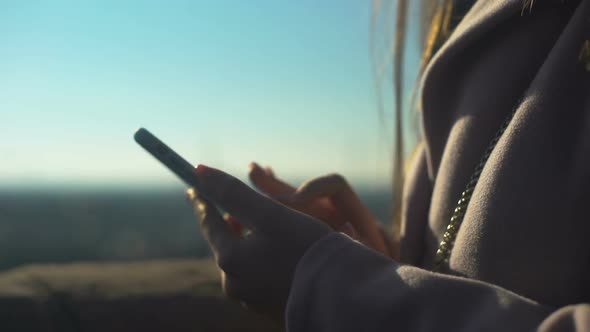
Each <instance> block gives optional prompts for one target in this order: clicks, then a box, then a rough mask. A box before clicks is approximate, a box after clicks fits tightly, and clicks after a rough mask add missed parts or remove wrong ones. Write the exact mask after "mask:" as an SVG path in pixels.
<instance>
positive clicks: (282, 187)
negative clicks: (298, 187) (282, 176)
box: [248, 162, 295, 199]
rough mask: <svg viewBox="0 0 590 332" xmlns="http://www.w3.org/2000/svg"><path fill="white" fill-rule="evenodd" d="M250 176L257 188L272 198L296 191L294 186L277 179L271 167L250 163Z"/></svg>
mask: <svg viewBox="0 0 590 332" xmlns="http://www.w3.org/2000/svg"><path fill="white" fill-rule="evenodd" d="M248 176H249V177H250V181H252V183H253V184H254V185H255V186H256V188H258V189H259V190H260V191H262V192H263V193H265V194H267V195H268V196H270V197H272V198H275V199H276V198H278V197H282V196H286V195H290V194H292V193H294V192H295V188H294V187H292V186H290V185H288V184H287V183H285V182H283V181H281V180H279V179H277V178H276V177H275V176H274V173H273V172H272V170H270V168H268V167H267V168H265V169H263V168H262V167H260V166H259V165H258V164H256V163H254V162H253V163H251V164H250V173H249V174H248Z"/></svg>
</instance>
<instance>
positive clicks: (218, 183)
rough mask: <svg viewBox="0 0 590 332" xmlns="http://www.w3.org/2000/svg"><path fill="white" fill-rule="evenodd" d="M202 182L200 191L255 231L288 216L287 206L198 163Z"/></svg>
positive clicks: (263, 229)
mask: <svg viewBox="0 0 590 332" xmlns="http://www.w3.org/2000/svg"><path fill="white" fill-rule="evenodd" d="M196 173H197V177H198V178H199V181H200V183H201V187H200V190H201V191H200V194H201V195H203V196H205V197H206V198H207V199H209V200H210V201H212V202H213V203H214V204H217V205H218V206H219V207H220V208H222V209H224V210H225V211H227V212H228V213H229V214H231V215H232V216H234V217H235V218H236V219H238V220H240V222H242V223H243V224H245V226H247V227H248V228H250V229H252V230H259V231H265V230H269V231H270V230H273V229H275V228H277V227H280V226H277V225H274V226H273V223H272V222H271V219H272V220H283V219H285V220H286V219H288V218H287V214H286V213H287V211H289V210H288V209H287V208H285V207H284V206H282V205H280V204H278V203H276V202H274V201H273V200H271V199H269V198H268V197H266V196H263V195H261V194H259V193H258V192H256V191H255V190H253V189H251V188H250V187H248V186H247V185H246V184H244V183H243V182H242V181H240V180H238V179H236V178H235V177H233V176H231V175H229V174H227V173H224V172H222V171H220V170H217V169H214V168H210V167H207V166H204V165H199V166H198V167H197V170H196Z"/></svg>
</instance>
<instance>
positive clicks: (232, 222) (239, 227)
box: [223, 213, 245, 236]
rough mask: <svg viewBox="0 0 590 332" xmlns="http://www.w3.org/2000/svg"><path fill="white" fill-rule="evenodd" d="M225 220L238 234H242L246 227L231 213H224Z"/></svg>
mask: <svg viewBox="0 0 590 332" xmlns="http://www.w3.org/2000/svg"><path fill="white" fill-rule="evenodd" d="M223 220H224V221H225V222H226V223H227V224H228V225H229V227H230V228H231V229H232V231H233V232H234V233H235V234H236V235H238V236H242V233H243V232H244V230H245V229H244V226H243V225H242V224H240V222H238V221H237V220H236V218H234V217H232V216H231V215H230V214H229V213H224V214H223Z"/></svg>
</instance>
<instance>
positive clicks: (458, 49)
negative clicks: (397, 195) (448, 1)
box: [192, 0, 590, 331]
mask: <svg viewBox="0 0 590 332" xmlns="http://www.w3.org/2000/svg"><path fill="white" fill-rule="evenodd" d="M523 5H525V6H526V8H524V9H525V10H523ZM447 16H448V14H447ZM448 17H450V16H448ZM447 21H450V20H447ZM589 39H590V1H587V0H579V1H574V0H566V1H561V0H544V1H542V0H540V1H535V2H533V1H528V0H527V1H524V4H523V1H522V0H505V1H499V0H479V1H477V2H476V3H475V4H474V5H473V7H472V8H471V9H470V10H469V12H468V13H467V14H466V16H465V17H464V18H463V19H462V20H461V22H460V23H459V25H458V26H457V27H456V29H455V30H454V32H453V33H452V34H451V36H450V37H449V38H448V40H446V41H445V42H444V43H443V44H442V46H441V47H440V49H439V50H438V51H437V52H436V54H435V55H434V56H433V58H432V59H431V60H430V61H429V63H428V67H427V69H426V70H425V73H424V77H423V81H422V82H423V83H422V91H421V106H422V114H421V116H422V129H423V134H424V135H423V140H422V143H421V144H420V146H419V147H418V150H417V152H416V157H415V158H414V161H413V163H412V167H411V170H410V171H409V173H408V174H407V181H406V186H405V190H404V195H403V203H402V225H401V236H400V240H399V250H398V249H397V248H398V245H396V244H395V243H397V242H395V241H392V240H388V239H387V237H383V234H384V233H383V232H381V231H380V230H379V228H378V227H377V226H376V224H375V223H374V221H372V220H373V219H372V218H371V217H370V214H368V212H367V211H366V209H365V208H364V207H362V205H361V203H360V202H359V201H358V200H357V199H356V196H355V195H354V193H353V192H352V190H350V188H349V187H348V186H347V185H346V182H345V181H344V180H343V179H341V178H340V177H338V176H328V177H323V178H319V179H316V180H312V181H311V182H309V183H307V184H305V185H304V186H303V187H301V188H300V189H298V190H296V191H294V190H293V189H292V188H290V187H288V186H286V185H284V184H282V183H281V182H280V181H279V180H276V179H275V178H274V176H273V175H272V173H271V172H270V170H264V169H261V168H260V167H258V166H257V165H254V166H253V168H252V172H251V177H252V178H253V180H254V182H255V184H256V185H257V186H258V187H259V188H260V189H262V191H264V192H266V193H267V196H265V195H261V194H259V193H257V192H255V191H253V190H251V189H250V188H249V187H247V186H246V185H245V184H243V183H241V182H240V181H238V180H236V179H235V178H233V177H231V176H230V175H228V174H225V173H223V172H222V171H219V170H215V169H212V168H208V167H206V166H203V165H200V166H199V167H197V171H196V173H197V176H198V178H199V180H200V182H201V184H202V188H201V192H200V193H199V197H201V198H203V200H202V201H201V202H200V203H198V204H196V206H197V210H198V211H199V213H200V214H201V227H202V230H203V232H204V234H205V236H206V237H207V239H208V241H209V243H210V245H211V247H212V249H213V251H214V253H215V256H216V259H217V263H218V264H219V267H220V268H221V270H222V273H223V276H224V279H223V280H224V289H225V291H226V292H227V293H228V295H230V296H232V297H235V298H237V299H239V300H240V301H243V302H244V303H245V304H246V305H248V306H250V307H253V308H255V309H258V310H262V311H265V312H268V313H271V314H274V315H276V316H277V317H281V316H282V314H283V313H284V314H285V318H286V324H287V328H288V329H289V330H290V331H373V330H385V329H387V330H389V329H391V330H399V331H473V330H494V331H495V330H501V331H512V330H513V331H523V330H532V329H538V330H540V331H590V304H589V303H590V241H588V240H587V238H588V236H589V235H590V220H589V218H590V217H589V216H588V211H587V210H586V205H587V204H588V202H590V189H589V188H590V65H589V64H590V60H589V59H588V57H589V56H590V55H589V54H588V53H590V51H589V50H588V49H589V48H590V45H589V44H590V42H588V40H589ZM431 44H436V43H431ZM192 197H193V198H194V199H195V201H196V202H199V201H198V199H199V197H197V196H196V195H194V193H193V195H192ZM278 201H281V202H283V203H285V204H287V205H291V206H292V207H293V209H291V208H288V207H286V206H285V205H283V204H280V203H278ZM212 204H215V205H217V206H219V207H220V208H222V209H224V210H225V211H227V212H228V213H229V215H231V217H226V218H225V221H224V218H223V217H221V216H220V215H219V214H218V213H217V210H216V209H214V208H213V206H212ZM298 210H299V211H298ZM302 212H303V213H302ZM234 217H235V219H236V220H238V221H239V222H240V223H241V224H243V225H245V226H246V227H247V229H248V231H247V232H242V231H241V230H239V229H238V228H239V227H235V225H236V223H235V222H234V221H233V218H234ZM320 220H321V221H320ZM344 222H348V224H344ZM334 230H336V231H334ZM342 231H344V232H345V233H347V234H349V235H351V236H347V235H344V234H343V232H342ZM351 237H356V238H358V239H359V240H360V242H362V243H364V244H361V243H360V242H359V241H355V240H353V239H352V238H351Z"/></svg>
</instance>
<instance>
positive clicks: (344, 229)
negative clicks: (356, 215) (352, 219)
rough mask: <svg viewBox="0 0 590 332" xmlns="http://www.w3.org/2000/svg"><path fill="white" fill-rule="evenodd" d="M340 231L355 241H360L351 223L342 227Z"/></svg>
mask: <svg viewBox="0 0 590 332" xmlns="http://www.w3.org/2000/svg"><path fill="white" fill-rule="evenodd" d="M338 231H339V232H342V233H344V234H346V235H348V236H350V237H351V238H353V239H355V240H358V233H357V232H356V231H355V230H354V227H352V225H351V224H350V223H349V222H347V223H345V224H344V225H342V226H341V227H340V228H339V229H338Z"/></svg>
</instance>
